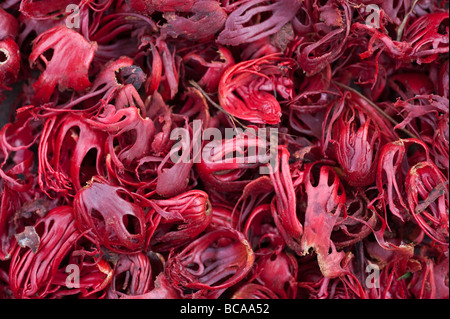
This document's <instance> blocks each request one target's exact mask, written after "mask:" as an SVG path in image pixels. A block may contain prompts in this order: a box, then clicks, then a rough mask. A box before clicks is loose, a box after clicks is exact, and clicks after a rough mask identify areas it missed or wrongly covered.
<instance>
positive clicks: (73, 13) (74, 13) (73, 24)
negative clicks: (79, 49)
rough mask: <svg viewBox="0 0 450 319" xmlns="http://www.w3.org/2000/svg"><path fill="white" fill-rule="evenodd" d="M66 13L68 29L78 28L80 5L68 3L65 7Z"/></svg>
mask: <svg viewBox="0 0 450 319" xmlns="http://www.w3.org/2000/svg"><path fill="white" fill-rule="evenodd" d="M66 13H68V14H69V15H68V16H67V18H66V27H68V28H69V29H79V28H80V7H79V6H78V5H76V4H73V3H72V4H69V5H68V6H67V7H66Z"/></svg>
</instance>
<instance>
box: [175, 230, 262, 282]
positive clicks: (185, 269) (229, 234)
mask: <svg viewBox="0 0 450 319" xmlns="http://www.w3.org/2000/svg"><path fill="white" fill-rule="evenodd" d="M254 259H255V256H254V253H253V251H252V249H251V248H250V245H249V244H248V242H247V241H246V240H245V238H244V235H243V234H242V233H240V232H238V231H237V230H234V229H231V228H218V229H216V230H213V231H210V232H208V233H205V234H204V235H202V236H200V237H198V238H197V239H196V240H194V241H193V242H191V243H190V244H189V245H187V246H185V247H184V248H183V249H182V250H181V251H179V252H178V253H176V254H175V253H172V254H171V256H169V259H168V261H167V268H166V272H167V275H168V277H169V278H170V279H171V280H172V281H173V282H174V283H175V284H176V286H180V287H184V288H187V289H195V290H205V289H206V290H219V289H224V288H228V287H231V286H232V285H234V284H236V283H237V282H239V281H240V280H242V279H243V278H244V277H245V276H246V275H247V274H248V272H249V271H250V269H251V267H252V265H253V262H254Z"/></svg>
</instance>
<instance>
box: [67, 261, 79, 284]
mask: <svg viewBox="0 0 450 319" xmlns="http://www.w3.org/2000/svg"><path fill="white" fill-rule="evenodd" d="M65 271H66V273H68V275H67V278H66V287H67V288H70V289H78V288H80V267H78V266H77V265H75V264H68V265H67V266H66V269H65Z"/></svg>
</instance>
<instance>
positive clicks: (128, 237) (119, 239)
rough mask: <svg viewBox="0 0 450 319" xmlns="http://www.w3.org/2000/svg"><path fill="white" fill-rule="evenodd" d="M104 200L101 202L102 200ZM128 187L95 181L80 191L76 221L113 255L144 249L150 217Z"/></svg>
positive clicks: (74, 202)
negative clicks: (114, 253)
mask: <svg viewBox="0 0 450 319" xmlns="http://www.w3.org/2000/svg"><path fill="white" fill-rule="evenodd" d="M99 199H101V200H99ZM133 201H134V199H133V194H132V193H130V192H129V191H127V190H126V189H125V188H122V187H119V186H113V185H110V184H109V183H108V182H107V181H106V180H104V179H103V178H100V177H95V178H93V179H92V180H91V181H90V182H89V183H88V185H87V186H85V187H84V188H83V189H81V190H80V191H79V192H77V194H76V196H75V198H74V201H73V205H74V214H75V220H76V222H77V225H78V227H79V228H80V230H81V231H83V232H88V234H87V235H86V236H89V237H90V238H92V239H93V240H94V241H98V242H99V243H100V244H102V245H103V246H105V247H106V248H108V249H109V250H111V251H113V252H118V253H131V252H137V251H139V250H141V249H143V248H144V245H145V243H146V239H147V237H146V234H147V231H148V229H147V218H150V217H146V216H145V212H144V210H143V208H142V207H141V206H140V205H139V204H138V203H136V202H133Z"/></svg>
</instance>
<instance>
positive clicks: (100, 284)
mask: <svg viewBox="0 0 450 319" xmlns="http://www.w3.org/2000/svg"><path fill="white" fill-rule="evenodd" d="M16 237H17V246H16V248H15V251H14V253H13V256H12V258H11V268H10V273H9V278H10V285H11V289H12V292H13V293H14V295H15V297H16V298H45V297H47V296H48V295H52V294H55V295H58V294H62V295H64V294H76V293H78V292H80V291H81V292H83V295H86V296H87V295H89V294H90V293H94V292H95V291H96V290H97V289H98V290H102V289H103V288H104V285H105V284H108V281H107V280H108V276H107V275H106V274H105V273H104V272H101V271H100V273H99V274H97V273H96V272H97V271H98V270H99V269H98V267H97V266H95V264H94V267H92V266H91V267H89V268H90V269H89V270H88V271H87V272H82V268H83V265H82V264H80V263H75V264H73V265H74V266H75V267H77V269H78V270H79V271H80V272H79V274H86V276H88V277H90V278H89V279H87V282H86V284H87V285H85V284H83V283H84V280H85V279H86V278H83V276H81V277H79V278H78V280H79V286H77V288H78V289H75V290H73V291H71V292H66V293H63V292H62V291H60V290H61V289H62V290H65V289H66V287H67V282H66V281H65V279H67V278H68V274H67V273H64V271H65V267H62V266H63V264H62V263H63V262H64V260H65V259H66V258H68V256H70V255H72V256H76V253H74V250H75V249H76V243H77V241H78V240H80V238H81V237H82V233H81V232H80V231H79V230H78V229H77V227H76V225H75V220H74V216H73V209H72V208H71V207H70V206H61V207H57V208H55V209H53V210H52V211H50V212H49V213H48V214H47V215H46V216H45V217H43V218H42V219H39V220H38V221H37V222H36V224H35V225H34V226H30V228H29V229H26V230H25V231H24V232H23V233H20V234H18V235H17V236H16ZM93 254H98V251H95V252H94V253H93ZM78 256H80V255H78ZM74 258H78V259H79V258H80V257H74ZM70 261H71V258H70V257H69V265H70ZM91 265H92V262H91ZM67 266H68V265H67ZM99 275H100V276H99ZM62 278H64V280H61V279H62Z"/></svg>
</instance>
